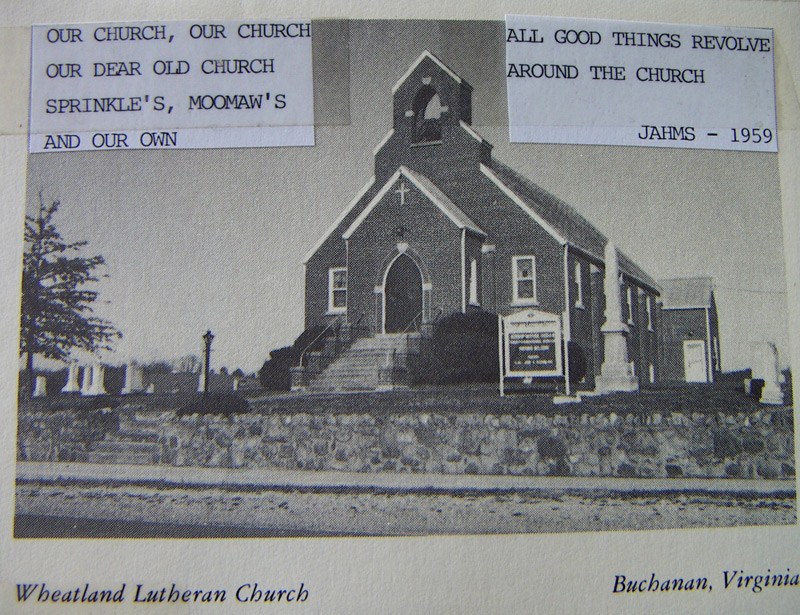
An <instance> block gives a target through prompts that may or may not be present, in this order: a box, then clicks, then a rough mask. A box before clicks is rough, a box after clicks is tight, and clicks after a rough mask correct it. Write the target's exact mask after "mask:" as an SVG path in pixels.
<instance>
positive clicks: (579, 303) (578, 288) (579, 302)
mask: <svg viewBox="0 0 800 615" xmlns="http://www.w3.org/2000/svg"><path fill="white" fill-rule="evenodd" d="M582 274H583V267H581V262H580V261H575V307H576V308H582V307H583V275H582Z"/></svg>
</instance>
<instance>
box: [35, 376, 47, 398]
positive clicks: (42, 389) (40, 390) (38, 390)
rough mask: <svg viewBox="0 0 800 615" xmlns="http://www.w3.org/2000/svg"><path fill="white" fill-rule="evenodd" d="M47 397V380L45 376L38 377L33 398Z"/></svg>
mask: <svg viewBox="0 0 800 615" xmlns="http://www.w3.org/2000/svg"><path fill="white" fill-rule="evenodd" d="M45 395H47V378H45V377H44V376H36V380H35V382H34V385H33V396H34V397H44V396H45Z"/></svg>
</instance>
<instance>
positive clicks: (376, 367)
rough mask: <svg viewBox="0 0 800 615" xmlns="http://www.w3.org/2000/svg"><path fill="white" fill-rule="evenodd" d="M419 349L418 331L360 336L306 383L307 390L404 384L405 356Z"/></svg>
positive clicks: (372, 388)
mask: <svg viewBox="0 0 800 615" xmlns="http://www.w3.org/2000/svg"><path fill="white" fill-rule="evenodd" d="M418 349H419V334H418V333H397V334H387V335H376V336H375V337H366V338H360V339H358V340H356V341H355V342H354V343H353V345H352V346H350V348H348V349H347V350H346V351H345V352H344V353H342V355H341V356H339V357H338V358H337V359H336V360H335V361H334V362H333V363H331V364H330V365H329V366H328V367H327V368H326V369H325V370H323V371H322V373H321V374H320V375H319V376H317V377H316V378H314V379H313V380H312V381H311V382H310V383H309V390H311V391H375V390H391V389H396V388H401V387H407V386H408V385H409V384H410V374H409V371H408V356H409V355H410V354H414V353H416V352H418Z"/></svg>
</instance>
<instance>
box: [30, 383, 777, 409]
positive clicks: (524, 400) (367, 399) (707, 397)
mask: <svg viewBox="0 0 800 615" xmlns="http://www.w3.org/2000/svg"><path fill="white" fill-rule="evenodd" d="M737 376H738V375H737ZM788 395H789V393H787V397H788ZM193 399H196V397H191V396H185V395H184V396H175V395H159V396H146V395H134V396H126V397H120V396H104V397H99V398H86V397H84V398H81V397H74V398H66V397H50V398H40V399H33V400H21V401H20V409H21V410H22V411H23V412H24V411H41V410H45V409H50V410H57V409H97V408H102V407H116V406H120V405H126V404H131V405H134V406H143V408H142V409H144V410H151V411H159V412H162V411H165V410H177V409H178V408H181V407H183V406H184V405H186V404H188V403H189V402H190V401H192V400H193ZM248 401H249V403H250V408H251V411H252V412H257V413H264V414H274V413H278V414H296V413H302V412H307V413H311V414H325V413H333V414H361V413H371V414H373V415H385V414H402V413H409V412H411V413H423V412H424V413H435V414H452V413H474V412H476V413H485V414H494V415H502V414H537V413H539V414H543V415H554V414H562V415H567V414H584V413H586V414H597V413H609V412H615V413H617V414H619V415H626V414H652V413H660V414H662V415H668V414H670V413H672V412H680V413H682V414H684V415H689V416H690V415H691V414H692V413H695V412H700V413H704V414H716V413H718V412H721V413H723V414H733V415H735V414H739V413H743V414H752V413H754V412H757V411H759V410H772V409H776V408H778V407H776V406H764V405H761V404H759V403H758V402H757V401H756V400H755V399H753V398H751V397H748V396H747V395H745V394H744V391H743V388H742V384H741V379H740V378H738V377H734V376H727V377H726V376H723V377H722V378H720V379H719V380H718V382H716V383H714V384H674V385H664V386H660V387H657V388H652V389H643V390H641V391H639V392H638V393H618V394H613V395H604V396H599V397H584V398H583V400H582V401H581V402H580V403H573V404H564V405H556V404H554V403H553V395H552V393H524V392H516V393H510V394H509V395H507V396H506V397H500V395H499V393H498V389H497V385H496V384H466V385H448V386H419V387H412V388H410V389H399V390H395V391H386V392H380V393H378V392H359V393H338V394H337V393H314V394H306V393H266V392H265V393H263V394H260V395H248Z"/></svg>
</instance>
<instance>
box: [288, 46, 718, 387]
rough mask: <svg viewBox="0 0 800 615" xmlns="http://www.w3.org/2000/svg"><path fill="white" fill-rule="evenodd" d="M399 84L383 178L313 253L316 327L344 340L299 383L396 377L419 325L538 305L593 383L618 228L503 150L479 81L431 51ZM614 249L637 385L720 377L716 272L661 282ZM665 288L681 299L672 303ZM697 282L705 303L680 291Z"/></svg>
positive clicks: (312, 322) (570, 370)
mask: <svg viewBox="0 0 800 615" xmlns="http://www.w3.org/2000/svg"><path fill="white" fill-rule="evenodd" d="M392 94H393V126H392V128H391V130H389V132H388V134H387V135H386V137H385V138H384V139H383V140H382V141H381V143H380V144H378V146H377V147H376V148H375V150H374V154H375V167H374V175H373V177H371V178H370V179H369V180H368V181H367V182H366V184H365V185H364V187H363V188H362V189H361V191H360V192H359V193H358V194H357V195H356V196H355V198H354V199H353V200H352V201H351V202H350V204H349V205H348V206H347V207H346V208H345V210H344V211H343V212H342V213H341V215H340V216H339V218H338V219H337V220H336V221H335V222H334V223H333V224H332V226H331V227H330V229H329V230H328V231H327V232H326V233H325V235H324V236H323V237H321V238H320V240H319V241H318V242H317V244H316V245H315V246H314V247H313V248H312V249H311V250H310V252H309V253H308V254H307V256H306V258H305V261H304V264H305V326H306V328H307V329H309V328H312V327H317V328H324V327H327V328H329V329H331V330H334V331H336V334H337V337H338V338H339V341H338V342H336V343H334V344H332V346H333V348H332V349H330V350H329V351H328V352H325V351H323V352H317V353H314V354H315V356H313V357H310V359H311V360H310V361H309V362H308V365H307V366H306V367H300V368H298V369H297V370H295V373H294V374H293V387H294V388H306V387H310V388H314V387H315V386H316V387H319V388H331V389H339V388H347V387H348V386H350V387H352V388H364V387H369V386H380V385H389V386H391V385H392V384H397V383H398V382H400V381H402V376H400V377H397V376H395V377H394V380H393V376H392V375H391V374H389V375H386V374H383V375H382V374H381V367H384V368H385V367H386V366H385V365H384V366H381V360H380V357H381V356H384V355H386V354H387V352H394V353H395V356H396V357H401V358H400V359H398V362H399V364H400V365H401V366H404V365H405V364H406V363H407V362H408V361H413V356H414V352H415V349H416V347H417V345H418V344H419V343H420V342H419V341H418V339H417V337H419V338H421V339H422V340H423V342H422V343H424V339H425V337H426V335H429V333H430V331H431V330H432V329H433V327H434V326H435V323H437V322H438V321H440V320H441V319H442V318H445V317H447V316H448V315H452V314H455V313H464V314H469V313H471V312H474V311H484V312H488V313H491V314H499V315H502V316H508V315H511V314H514V313H517V312H520V311H525V310H528V311H529V312H531V313H535V314H543V315H552V316H553V317H556V318H558V319H559V322H560V323H561V327H560V331H561V336H562V341H561V347H562V348H563V353H559V354H560V355H561V354H563V355H564V356H563V357H562V359H561V362H562V365H558V366H557V370H556V371H558V372H560V374H561V376H560V378H561V381H562V382H565V381H566V379H567V378H569V380H571V381H573V384H574V388H576V389H578V390H593V389H595V387H596V386H597V384H598V380H600V379H601V377H602V374H601V368H602V365H603V362H604V352H605V350H604V347H605V345H604V343H603V342H604V332H603V327H604V322H606V320H607V314H606V297H607V296H608V292H607V288H605V287H606V286H607V284H606V283H605V280H604V276H605V274H606V269H607V267H606V265H607V260H608V258H609V256H608V254H609V247H610V244H609V240H608V239H607V238H606V236H604V235H603V234H602V233H601V232H600V231H598V230H597V229H596V228H595V227H594V226H593V225H592V224H590V223H589V222H588V221H587V220H586V219H584V218H583V217H582V216H581V215H580V214H579V213H578V212H577V211H576V210H575V209H573V208H572V207H571V206H569V205H568V204H566V203H564V202H563V201H561V200H559V199H558V198H557V197H555V196H553V195H552V194H550V193H549V192H547V191H546V190H544V189H542V188H541V187H539V186H538V185H536V184H535V183H533V182H532V181H530V180H529V179H527V178H525V177H523V176H521V175H520V174H519V173H517V172H516V171H514V170H513V169H511V168H509V167H508V166H506V165H505V164H503V163H502V162H500V161H498V160H497V159H496V158H494V157H493V155H492V145H491V144H490V143H488V142H487V141H486V140H485V139H483V138H482V137H481V136H480V135H479V134H478V133H477V132H476V131H475V130H474V129H473V128H472V95H473V91H472V87H471V86H470V85H469V84H468V83H467V82H466V81H464V80H463V79H462V78H461V77H459V75H457V74H456V73H455V72H454V71H453V70H451V69H450V68H448V67H447V66H446V65H445V64H444V63H443V62H442V61H441V60H439V59H438V58H437V57H435V56H434V55H433V54H431V53H429V52H427V51H426V52H424V53H422V55H421V56H420V57H419V58H418V59H417V61H416V62H414V63H413V64H412V65H411V67H410V68H409V69H408V70H407V71H406V73H405V74H404V75H403V76H402V77H401V78H400V79H399V80H398V81H397V83H396V85H395V86H394V88H393V91H392ZM611 253H612V254H614V257H613V258H614V260H615V261H616V262H615V264H614V268H615V269H616V270H618V280H619V293H617V297H618V299H619V302H620V321H621V329H620V330H622V329H624V340H625V342H624V344H625V346H626V350H627V352H626V360H627V365H626V370H627V375H628V377H629V378H630V379H631V380H632V382H633V385H634V387H635V388H639V387H647V386H651V385H653V384H656V383H658V382H661V381H667V380H672V381H676V380H677V381H682V380H687V381H700V382H710V381H713V380H714V377H715V374H717V373H719V370H720V349H719V334H718V326H717V316H716V307H715V304H714V299H713V292H712V286H711V282H710V280H709V279H708V278H695V279H679V280H670V281H665V282H664V284H660V283H659V282H657V281H656V280H655V279H654V278H653V277H651V276H650V275H649V274H648V273H647V272H646V271H644V270H643V269H642V268H641V267H639V266H638V265H637V264H635V263H634V262H633V261H632V260H630V259H629V258H628V257H626V256H625V255H624V254H623V253H621V252H618V251H616V250H612V251H611ZM665 286H666V287H669V288H670V289H672V290H671V292H670V293H668V294H669V296H670V298H671V297H677V298H678V301H677V303H675V304H674V305H665V304H664V300H663V297H664V287H665ZM683 288H689V289H690V291H691V294H693V297H692V299H693V301H692V302H691V303H692V305H688V304H687V305H683V304H681V303H680V299H681V298H682V297H685V296H686V292H683V291H682V290H681V289H683ZM614 290H616V289H614ZM615 301H616V298H615ZM698 318H699V320H698ZM665 321H667V324H668V325H669V326H668V327H666V328H665V327H664V326H663V325H664V322H665ZM695 321H697V322H696V323H695ZM348 357H349V359H348ZM464 360H466V361H469V360H470V357H465V358H464ZM395 371H396V372H397V371H398V370H395ZM400 371H402V370H400ZM567 374H569V375H567ZM528 380H530V379H528ZM550 380H551V381H552V380H556V381H557V380H558V378H555V379H553V378H552V374H551V378H550Z"/></svg>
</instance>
